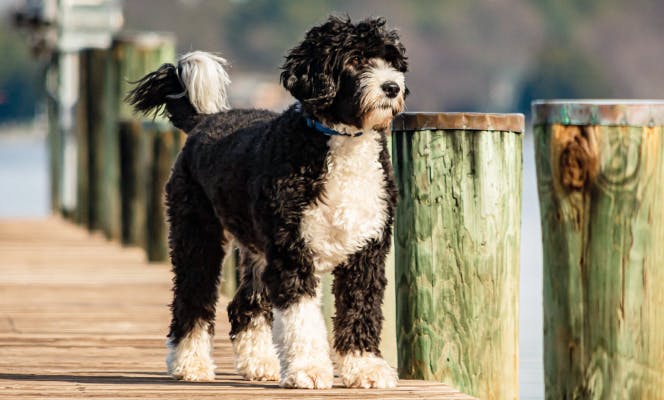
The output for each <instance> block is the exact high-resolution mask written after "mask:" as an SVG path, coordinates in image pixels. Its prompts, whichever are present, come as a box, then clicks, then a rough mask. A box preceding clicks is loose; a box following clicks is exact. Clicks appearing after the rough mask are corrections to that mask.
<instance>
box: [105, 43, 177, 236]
mask: <svg viewBox="0 0 664 400" xmlns="http://www.w3.org/2000/svg"><path fill="white" fill-rule="evenodd" d="M113 56H114V60H115V62H116V63H117V68H118V78H119V79H118V83H119V90H118V93H119V95H118V105H117V109H118V127H117V129H118V131H119V135H120V143H121V147H120V152H121V160H122V163H121V164H122V165H121V188H122V190H121V198H122V201H121V204H122V207H121V210H122V211H121V214H122V218H121V219H122V242H123V243H124V244H133V245H140V246H143V247H145V248H147V247H146V246H147V244H148V242H149V241H148V232H147V221H148V217H147V207H148V193H149V191H148V189H147V188H148V187H149V186H150V182H149V179H150V176H151V175H150V173H149V171H150V169H151V167H150V162H151V160H152V155H151V153H152V152H151V150H152V143H151V138H148V135H145V134H144V132H143V129H142V123H143V122H147V121H149V119H147V118H143V117H139V116H136V115H134V114H133V111H132V109H131V106H130V105H129V104H127V103H126V102H124V101H123V100H124V97H125V95H126V94H127V93H128V92H129V90H130V89H131V85H132V84H131V82H134V81H136V80H138V79H140V78H141V77H143V76H144V75H145V74H147V73H148V72H151V71H153V70H155V69H157V68H159V66H160V65H161V64H163V63H166V62H174V60H175V40H174V37H173V36H172V35H170V34H165V33H154V32H141V33H125V34H122V35H119V36H118V37H117V39H116V41H115V43H114V46H113ZM155 121H156V122H157V123H159V122H164V123H165V121H163V120H161V119H160V117H157V118H156V119H155ZM164 218H165V216H164Z"/></svg>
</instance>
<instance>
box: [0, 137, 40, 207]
mask: <svg viewBox="0 0 664 400" xmlns="http://www.w3.org/2000/svg"><path fill="white" fill-rule="evenodd" d="M49 207H50V206H49V180H48V156H47V152H46V140H45V138H43V137H40V136H38V135H34V134H31V135H28V136H26V135H21V134H15V133H13V132H11V133H8V132H6V130H5V131H4V132H3V130H0V218H7V217H35V218H38V217H45V216H47V215H49V213H50V209H49Z"/></svg>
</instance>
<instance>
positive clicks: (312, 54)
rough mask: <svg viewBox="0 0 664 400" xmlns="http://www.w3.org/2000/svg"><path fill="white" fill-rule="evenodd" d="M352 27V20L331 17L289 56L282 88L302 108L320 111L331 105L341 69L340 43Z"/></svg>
mask: <svg viewBox="0 0 664 400" xmlns="http://www.w3.org/2000/svg"><path fill="white" fill-rule="evenodd" d="M349 26H350V19H347V20H343V19H341V18H337V17H330V19H328V21H327V22H325V23H324V24H323V25H320V26H317V27H314V28H312V29H311V30H309V32H307V34H306V36H305V39H304V40H303V41H302V43H300V44H299V45H297V46H296V47H294V48H293V49H291V50H290V52H288V55H287V56H286V61H285V62H284V64H283V66H282V67H281V69H282V72H281V79H280V80H281V84H282V85H283V86H284V87H285V88H286V90H288V91H289V92H290V93H291V94H292V95H293V97H295V98H296V99H298V100H299V101H300V103H302V104H303V105H305V106H309V107H311V108H314V109H318V110H323V109H325V108H327V107H329V106H331V105H332V102H333V101H334V98H335V97H336V95H337V87H338V83H339V74H340V70H341V67H342V64H341V62H340V60H338V59H337V58H338V50H339V49H338V47H339V46H340V43H339V41H340V39H341V37H342V35H343V34H344V31H345V30H346V29H348V27H349Z"/></svg>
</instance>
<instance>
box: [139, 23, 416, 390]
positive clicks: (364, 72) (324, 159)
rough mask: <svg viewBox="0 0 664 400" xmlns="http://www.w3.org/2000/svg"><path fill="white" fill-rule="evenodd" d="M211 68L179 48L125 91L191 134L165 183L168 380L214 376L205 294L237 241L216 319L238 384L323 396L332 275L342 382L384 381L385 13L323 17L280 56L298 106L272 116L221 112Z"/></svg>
mask: <svg viewBox="0 0 664 400" xmlns="http://www.w3.org/2000/svg"><path fill="white" fill-rule="evenodd" d="M224 65H225V60H224V59H222V58H220V57H218V56H215V55H212V54H209V53H203V52H193V53H189V54H186V55H184V56H183V57H181V58H180V59H179V62H178V64H177V66H176V65H171V64H165V65H163V66H162V67H161V68H159V69H158V70H157V71H154V72H152V73H150V74H148V75H146V76H145V77H143V78H142V79H141V80H140V81H139V82H138V83H137V86H136V87H135V88H134V89H133V90H132V92H131V93H130V94H129V96H128V100H129V101H130V102H131V103H132V104H133V105H134V107H135V109H136V110H137V111H140V112H143V113H152V112H154V113H156V112H159V111H160V110H162V109H164V108H165V112H166V113H167V115H168V116H169V118H170V120H171V121H172V123H173V124H174V125H175V126H177V127H179V128H180V129H182V130H184V131H185V132H188V138H187V142H186V144H185V146H184V148H183V149H182V152H181V153H180V155H179V157H178V159H177V161H176V163H175V166H174V167H173V171H172V174H171V177H170V180H169V182H168V184H167V186H166V197H167V198H166V200H167V205H168V218H169V221H170V234H169V242H170V248H171V261H172V264H173V271H174V273H175V277H174V280H173V283H174V289H173V292H174V299H173V303H172V312H173V319H172V322H171V326H170V333H169V335H168V338H169V342H168V346H169V355H168V358H167V364H168V371H169V373H170V374H172V375H173V376H174V377H175V378H177V379H183V380H187V381H205V380H213V379H214V369H215V366H214V363H213V360H212V357H211V352H212V337H213V334H214V318H215V305H216V302H217V286H218V284H219V277H220V268H221V264H222V259H223V257H224V254H226V253H227V252H228V246H229V244H230V242H231V239H234V240H235V242H236V243H237V244H238V246H239V247H240V254H241V266H240V271H241V284H240V287H239V289H238V291H237V293H236V295H235V297H234V298H233V300H232V302H231V303H230V304H229V306H228V315H229V318H230V322H231V332H230V336H231V340H232V345H233V351H234V353H235V366H236V368H237V371H238V372H239V373H240V374H241V375H242V376H243V377H245V378H246V379H250V380H280V385H281V386H283V387H293V388H330V387H331V386H332V384H333V379H334V370H333V364H332V361H331V354H330V349H329V345H328V340H327V333H326V328H325V323H324V321H323V317H322V315H321V311H320V295H321V291H320V282H319V275H320V274H322V273H325V272H332V274H333V275H334V285H333V290H334V296H335V304H336V316H335V317H334V352H335V360H336V365H337V368H338V374H339V376H340V377H341V379H342V381H343V383H344V385H346V386H348V387H364V388H370V387H373V388H386V387H394V386H395V385H396V384H397V381H398V379H397V375H396V373H395V371H394V370H393V369H392V368H391V367H390V366H389V365H388V364H387V363H386V362H385V361H384V360H383V359H382V358H381V356H380V351H379V349H378V346H379V341H380V332H381V327H382V320H383V316H382V312H381V304H382V301H383V293H384V289H385V284H386V278H385V272H384V264H385V258H386V255H387V253H388V250H389V247H390V237H391V234H392V232H391V231H392V220H393V214H394V207H395V203H396V190H395V186H394V181H393V174H392V169H391V165H390V159H389V155H388V151H387V148H386V140H385V135H386V132H387V130H388V129H389V126H390V123H391V121H392V118H393V117H394V115H395V114H397V113H399V112H400V111H402V109H403V107H404V98H405V96H406V92H407V89H406V86H405V83H404V73H405V72H406V70H407V60H406V57H405V49H404V46H403V45H402V44H401V42H400V41H399V37H398V35H397V33H396V32H395V31H393V30H388V29H387V28H386V27H385V21H384V20H383V19H367V20H364V21H361V22H359V23H353V22H351V21H350V20H349V19H341V18H337V17H330V18H329V19H328V20H327V21H326V22H325V23H323V24H322V25H320V26H316V27H314V28H312V29H311V30H309V32H307V34H306V37H305V39H304V41H303V42H302V43H300V44H299V45H297V46H296V47H295V48H293V49H292V50H290V52H289V53H288V55H287V57H286V60H285V63H284V65H283V67H282V72H281V82H282V84H283V85H284V87H285V88H286V89H287V90H288V91H290V93H291V94H292V95H293V96H294V97H295V98H296V99H297V100H298V102H297V103H295V104H294V105H293V106H291V107H290V108H288V109H287V110H286V111H284V112H283V113H281V114H278V113H274V112H271V111H265V110H231V109H229V108H230V107H229V106H228V103H227V100H226V86H227V84H228V83H229V79H228V75H227V74H226V72H225V71H224ZM273 343H274V344H273Z"/></svg>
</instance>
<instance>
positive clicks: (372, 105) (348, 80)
mask: <svg viewBox="0 0 664 400" xmlns="http://www.w3.org/2000/svg"><path fill="white" fill-rule="evenodd" d="M407 70H408V63H407V58H406V56H405V48H404V46H403V45H402V44H401V42H400V40H399V36H398V34H397V33H396V31H394V30H388V29H386V28H385V20H384V19H382V18H377V19H367V20H364V21H362V22H359V23H357V24H354V23H352V22H351V21H350V19H348V18H347V19H341V18H338V17H330V18H329V19H328V20H327V22H325V23H324V24H322V25H320V26H316V27H314V28H312V29H311V30H309V32H307V34H306V37H305V39H304V41H302V43H300V44H299V45H297V46H296V47H294V48H293V49H291V51H290V52H289V53H288V55H287V56H286V61H285V62H284V65H283V66H282V73H281V83H282V84H283V85H284V87H285V88H286V89H287V90H288V91H289V92H290V93H291V94H292V95H293V97H295V98H296V99H298V100H299V101H300V103H301V104H302V107H303V108H304V109H305V110H306V111H307V112H309V113H311V114H313V116H315V117H316V118H318V119H319V120H321V121H324V122H325V123H327V124H338V123H340V124H346V125H352V126H355V127H357V128H360V129H377V130H383V129H386V128H387V127H389V124H390V122H391V121H392V118H393V117H394V115H395V114H397V113H399V112H401V111H402V110H403V108H404V99H405V96H406V95H407V94H408V89H407V88H406V85H405V79H404V74H405V72H406V71H407Z"/></svg>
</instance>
